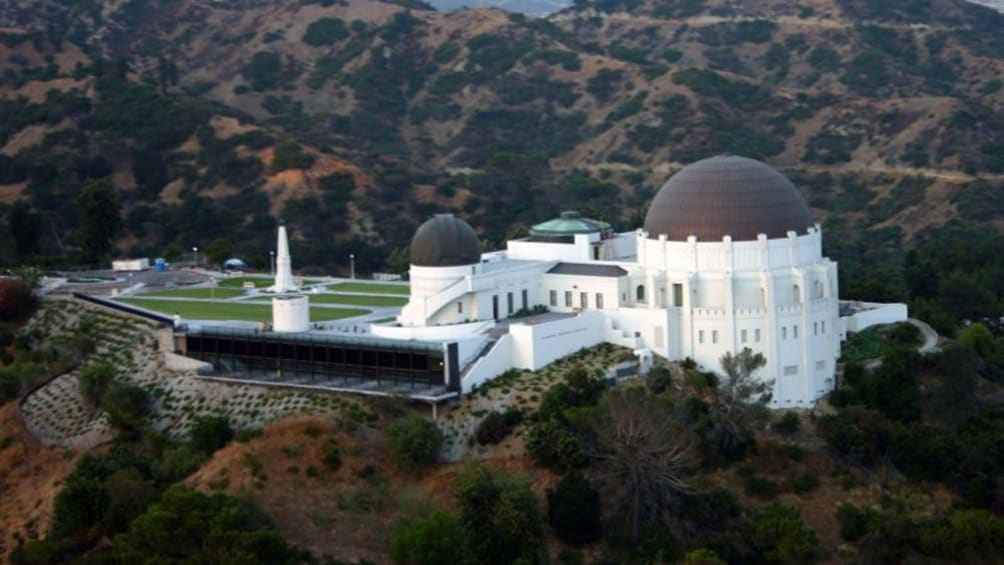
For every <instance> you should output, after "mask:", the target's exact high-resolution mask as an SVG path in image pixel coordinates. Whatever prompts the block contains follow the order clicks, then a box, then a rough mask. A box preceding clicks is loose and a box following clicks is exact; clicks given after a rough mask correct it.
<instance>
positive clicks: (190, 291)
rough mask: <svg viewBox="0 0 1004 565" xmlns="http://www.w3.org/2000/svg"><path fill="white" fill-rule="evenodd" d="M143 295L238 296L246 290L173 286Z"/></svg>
mask: <svg viewBox="0 0 1004 565" xmlns="http://www.w3.org/2000/svg"><path fill="white" fill-rule="evenodd" d="M142 296H175V297H178V298H211V297H216V298H236V297H238V296H244V291H243V290H241V289H239V288H172V289H170V290H158V291H156V292H147V293H144V294H143V295H142Z"/></svg>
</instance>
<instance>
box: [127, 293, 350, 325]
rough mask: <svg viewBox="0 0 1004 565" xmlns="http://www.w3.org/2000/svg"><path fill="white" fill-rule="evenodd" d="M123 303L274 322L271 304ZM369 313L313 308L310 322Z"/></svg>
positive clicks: (200, 316)
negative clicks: (272, 320)
mask: <svg viewBox="0 0 1004 565" xmlns="http://www.w3.org/2000/svg"><path fill="white" fill-rule="evenodd" d="M117 300H118V301H119V302H124V303H126V304H131V305H133V306H138V307H140V308H146V309H147V310H153V311H155V312H163V313H164V314H168V315H174V314H175V313H177V314H178V315H180V316H181V317H182V318H187V319H191V320H244V321H249V322H258V321H270V320H271V319H272V306H271V304H254V303H246V302H243V303H242V302H195V301H185V300H156V299H144V298H119V299H117ZM367 313H369V310H363V309H361V308H325V307H321V308H311V309H310V320H311V321H313V322H321V321H325V320H338V319H341V318H349V317H352V316H360V315H362V314H367Z"/></svg>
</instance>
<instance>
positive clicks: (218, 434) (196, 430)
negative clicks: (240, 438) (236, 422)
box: [192, 416, 234, 455]
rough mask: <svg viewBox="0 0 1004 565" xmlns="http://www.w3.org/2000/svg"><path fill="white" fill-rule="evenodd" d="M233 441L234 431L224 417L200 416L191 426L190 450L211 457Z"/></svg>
mask: <svg viewBox="0 0 1004 565" xmlns="http://www.w3.org/2000/svg"><path fill="white" fill-rule="evenodd" d="M232 439H234V430H233V428H231V427H230V420H228V419H227V418H226V417H225V416H202V417H200V418H196V419H195V423H194V424H192V448H193V449H195V450H197V451H201V452H202V453H205V454H206V455H212V454H213V453H214V452H215V451H216V450H217V449H219V448H221V447H223V446H224V445H226V444H228V443H230V440H232Z"/></svg>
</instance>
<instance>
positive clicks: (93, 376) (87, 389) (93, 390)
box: [79, 363, 115, 408]
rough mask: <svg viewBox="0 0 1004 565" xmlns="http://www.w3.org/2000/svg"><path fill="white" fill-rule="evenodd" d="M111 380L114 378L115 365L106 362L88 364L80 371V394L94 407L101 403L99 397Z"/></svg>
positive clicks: (106, 389) (102, 394) (105, 390)
mask: <svg viewBox="0 0 1004 565" xmlns="http://www.w3.org/2000/svg"><path fill="white" fill-rule="evenodd" d="M113 380H115V367H112V366H111V365H109V364H108V363H94V364H92V365H88V366H87V367H84V370H83V371H81V372H80V379H79V383H80V394H81V396H83V397H84V399H86V400H87V401H88V402H89V403H90V404H91V406H93V407H95V408H96V407H98V406H100V405H101V398H102V397H103V396H104V394H105V392H107V391H108V386H109V385H111V383H112V381H113Z"/></svg>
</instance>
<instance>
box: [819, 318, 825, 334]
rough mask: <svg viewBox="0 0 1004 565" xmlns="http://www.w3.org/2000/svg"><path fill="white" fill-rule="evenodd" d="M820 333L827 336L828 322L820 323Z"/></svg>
mask: <svg viewBox="0 0 1004 565" xmlns="http://www.w3.org/2000/svg"><path fill="white" fill-rule="evenodd" d="M819 333H821V334H825V333H826V320H823V321H822V322H820V330H819Z"/></svg>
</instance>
